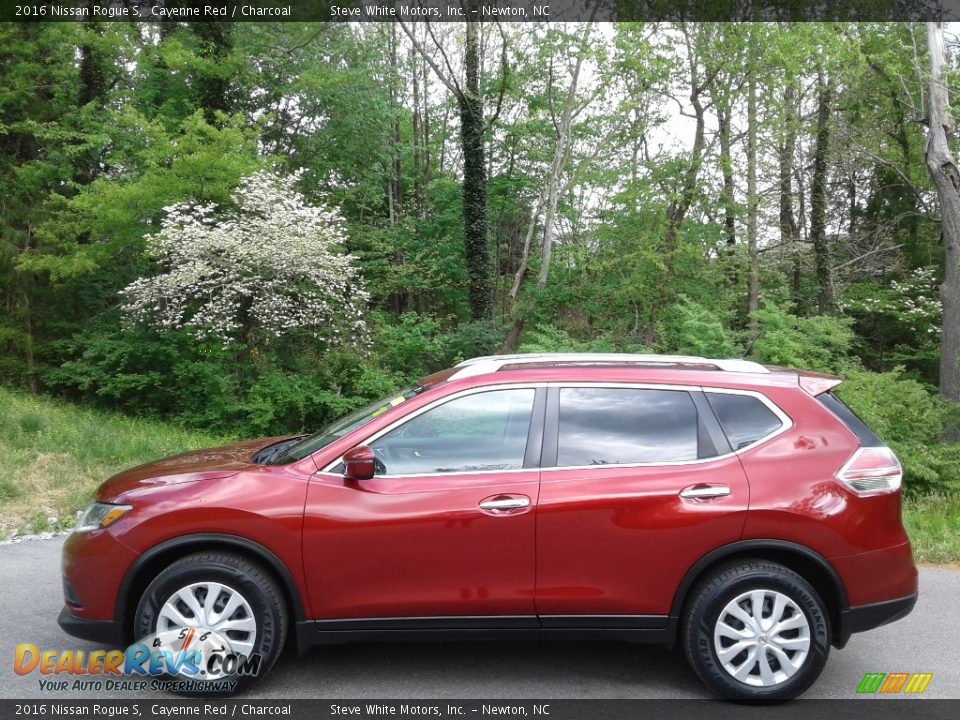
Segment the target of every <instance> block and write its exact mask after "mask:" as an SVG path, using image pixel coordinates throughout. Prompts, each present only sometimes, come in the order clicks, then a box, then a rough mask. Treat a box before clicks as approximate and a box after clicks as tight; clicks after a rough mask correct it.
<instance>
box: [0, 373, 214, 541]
mask: <svg viewBox="0 0 960 720" xmlns="http://www.w3.org/2000/svg"><path fill="white" fill-rule="evenodd" d="M227 441H228V439H226V438H223V437H218V436H215V435H210V434H207V433H203V432H196V431H190V430H184V429H182V428H179V427H176V426H173V425H169V424H167V423H162V422H157V421H152V420H142V419H136V418H129V417H126V416H124V415H120V414H116V413H105V412H100V411H95V410H86V409H83V408H80V407H77V406H75V405H70V404H68V403H62V402H58V401H56V400H52V399H50V398H43V397H34V396H31V395H26V394H23V393H17V392H11V391H9V390H5V389H3V388H0V537H9V536H10V535H11V534H12V532H13V531H14V530H17V531H18V532H21V533H23V532H27V531H31V532H42V531H44V530H51V529H64V528H68V527H72V526H73V519H74V515H75V513H76V512H77V510H80V509H82V508H83V507H84V506H85V505H86V504H87V503H88V502H89V501H90V498H91V496H92V495H93V491H94V490H95V489H96V488H97V486H98V485H99V484H100V483H102V482H103V481H104V480H106V479H107V478H108V477H110V476H111V475H113V474H114V473H116V472H119V471H120V470H123V469H126V468H129V467H133V466H134V465H139V464H141V463H145V462H148V461H150V460H156V459H157V458H161V457H164V456H166V455H173V454H175V453H178V452H183V451H184V450H191V449H194V448H201V447H209V446H211V445H219V444H222V443H224V442H227Z"/></svg>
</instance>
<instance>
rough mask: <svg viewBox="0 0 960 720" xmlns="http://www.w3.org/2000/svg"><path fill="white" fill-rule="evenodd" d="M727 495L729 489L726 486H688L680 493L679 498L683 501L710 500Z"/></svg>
mask: <svg viewBox="0 0 960 720" xmlns="http://www.w3.org/2000/svg"><path fill="white" fill-rule="evenodd" d="M729 494H730V488H728V487H727V486H726V485H704V484H699V485H690V486H689V487H685V488H684V489H683V490H681V491H680V497H682V498H683V499H684V500H712V499H713V498H719V497H726V496H727V495H729Z"/></svg>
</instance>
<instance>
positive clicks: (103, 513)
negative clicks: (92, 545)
mask: <svg viewBox="0 0 960 720" xmlns="http://www.w3.org/2000/svg"><path fill="white" fill-rule="evenodd" d="M132 509H133V506H132V505H111V504H110V503H102V502H95V503H92V504H91V505H90V507H88V508H87V509H86V510H84V511H83V514H82V515H80V518H79V519H78V520H77V527H76V528H75V529H76V531H77V532H88V531H90V530H100V529H101V528H105V527H108V526H110V525H113V523H115V522H116V521H117V520H119V519H120V518H122V517H123V516H124V515H126V514H127V513H128V512H130V510H132Z"/></svg>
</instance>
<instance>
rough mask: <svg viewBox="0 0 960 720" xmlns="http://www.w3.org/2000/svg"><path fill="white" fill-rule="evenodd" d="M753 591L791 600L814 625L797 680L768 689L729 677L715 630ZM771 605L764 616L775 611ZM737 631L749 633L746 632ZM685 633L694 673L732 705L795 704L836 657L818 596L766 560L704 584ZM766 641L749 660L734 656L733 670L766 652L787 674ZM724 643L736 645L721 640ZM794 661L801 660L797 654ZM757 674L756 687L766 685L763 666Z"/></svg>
mask: <svg viewBox="0 0 960 720" xmlns="http://www.w3.org/2000/svg"><path fill="white" fill-rule="evenodd" d="M751 590H765V591H770V592H776V593H780V594H782V595H785V596H786V597H787V598H789V600H791V601H793V603H795V605H796V606H797V607H798V608H799V609H800V610H801V611H802V613H803V615H804V616H805V617H806V620H807V623H808V634H809V638H810V643H809V650H808V651H807V654H806V657H805V659H803V660H802V661H801V660H798V661H797V662H799V663H800V666H799V668H798V669H797V670H796V671H795V672H794V674H793V675H792V676H790V677H788V678H786V679H784V680H782V681H780V682H778V683H777V684H773V685H769V686H766V687H764V686H762V685H761V686H757V685H752V684H748V682H746V681H741V680H739V679H737V678H735V677H734V676H733V674H731V672H728V671H727V670H726V669H725V668H724V666H723V664H722V663H721V661H720V658H719V657H718V655H717V649H716V646H715V642H714V630H715V629H716V627H717V623H718V622H719V621H720V615H721V613H723V611H724V608H726V607H727V606H728V604H729V603H731V601H733V600H735V599H736V598H737V597H738V596H740V595H742V594H743V593H745V592H748V591H751ZM773 597H775V596H771V598H770V602H771V604H772V600H773ZM766 602H767V601H765V603H764V608H765V609H764V611H763V612H766V609H767V608H768V607H770V606H769V605H767V604H766ZM748 607H752V606H748ZM787 613H792V614H796V613H795V610H793V609H791V610H787ZM771 617H772V615H771ZM737 629H741V630H742V629H746V626H745V625H744V626H743V627H742V628H740V627H738V628H737ZM682 631H683V633H682V642H683V647H684V651H685V652H686V655H687V660H688V661H689V662H690V665H691V666H692V667H693V669H694V671H695V672H696V673H697V675H699V676H700V679H701V680H703V681H704V682H705V683H706V684H707V685H708V686H709V687H710V688H711V689H712V690H713V691H714V692H716V693H717V694H718V695H720V696H721V697H723V698H726V699H729V700H741V701H743V700H754V701H768V702H769V701H781V700H789V699H791V698H795V697H797V696H798V695H800V694H801V693H803V692H804V691H805V690H806V689H807V688H809V687H810V685H812V684H813V682H814V681H815V680H816V679H817V677H819V675H820V673H821V671H822V670H823V667H824V665H825V664H826V662H827V656H828V655H829V653H830V632H831V630H830V619H829V616H828V615H827V612H826V609H825V607H824V604H823V600H821V598H820V596H819V595H818V594H817V591H816V590H814V588H813V587H812V586H811V585H810V583H808V582H807V581H806V580H804V579H803V578H802V577H800V576H799V575H797V574H796V573H795V572H793V571H792V570H790V569H788V568H786V567H784V566H783V565H779V564H777V563H774V562H769V561H765V560H746V561H740V562H736V563H731V564H729V565H725V566H723V567H720V568H718V569H717V570H716V571H715V572H713V573H711V575H710V576H709V577H707V578H706V579H705V580H704V581H702V582H701V583H700V584H698V585H697V587H696V588H694V590H693V591H692V592H691V594H690V599H689V601H688V603H687V611H686V613H685V615H684V617H683V627H682ZM761 632H763V631H761ZM790 632H796V634H797V635H799V634H800V633H801V632H802V631H801V630H796V631H786V633H787V634H789V633H790ZM782 636H783V634H781V637H782ZM762 640H763V643H764V644H763V645H762V646H757V649H756V650H753V651H751V650H745V651H744V654H742V655H737V656H734V661H733V662H732V664H733V665H736V659H737V658H739V659H740V662H741V665H744V664H747V663H748V662H749V660H748V658H749V655H748V654H747V653H749V652H757V653H759V652H763V653H764V654H765V655H766V657H767V658H769V662H768V666H772V667H774V668H775V669H781V668H782V666H780V664H779V660H777V659H776V655H775V654H774V653H773V651H772V650H770V651H768V650H767V649H766V643H767V642H768V639H767V637H766V635H763V636H762ZM721 642H727V643H732V642H734V641H729V640H721ZM725 647H726V646H725ZM761 648H762V649H761ZM789 652H791V653H795V652H796V651H795V650H790V651H789ZM792 657H793V658H796V654H794V655H792ZM755 669H756V671H757V672H755V673H753V674H752V675H750V676H749V677H750V678H751V679H752V680H753V682H761V680H760V679H759V678H758V677H757V676H758V675H759V665H757V666H756V668H755ZM784 674H786V673H784Z"/></svg>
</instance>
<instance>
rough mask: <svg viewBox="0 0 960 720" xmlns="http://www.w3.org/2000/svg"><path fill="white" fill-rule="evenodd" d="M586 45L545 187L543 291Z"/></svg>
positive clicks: (563, 113)
mask: <svg viewBox="0 0 960 720" xmlns="http://www.w3.org/2000/svg"><path fill="white" fill-rule="evenodd" d="M590 29H591V25H590V24H587V25H586V26H585V27H584V30H583V36H582V38H581V41H580V44H581V46H583V45H585V44H586V40H587V36H588V35H589V33H590ZM585 52H586V48H585V47H581V50H580V54H579V55H578V56H577V61H576V63H575V64H574V68H573V74H572V76H571V77H570V87H569V88H568V89H567V94H566V96H565V97H564V100H563V109H562V110H561V112H560V122H559V124H558V126H557V144H556V146H555V147H554V149H553V163H552V165H551V167H550V180H549V183H550V184H549V185H548V187H547V193H546V197H547V213H546V217H545V218H544V221H543V260H542V262H541V263H540V274H539V275H538V276H537V290H543V288H544V287H546V285H547V277H548V276H549V273H550V253H551V251H552V250H553V223H554V220H555V218H556V214H557V202H558V199H559V195H560V176H561V175H562V174H563V168H564V165H566V161H567V155H568V154H569V149H570V126H571V124H572V122H573V116H574V105H576V102H577V85H578V84H579V82H580V67H581V66H582V64H583V55H584V53H585Z"/></svg>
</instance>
